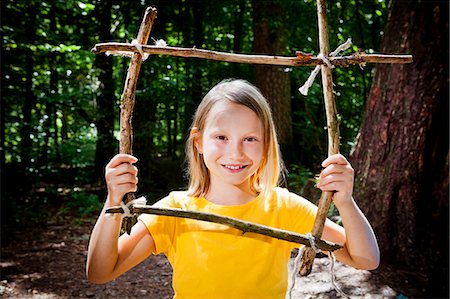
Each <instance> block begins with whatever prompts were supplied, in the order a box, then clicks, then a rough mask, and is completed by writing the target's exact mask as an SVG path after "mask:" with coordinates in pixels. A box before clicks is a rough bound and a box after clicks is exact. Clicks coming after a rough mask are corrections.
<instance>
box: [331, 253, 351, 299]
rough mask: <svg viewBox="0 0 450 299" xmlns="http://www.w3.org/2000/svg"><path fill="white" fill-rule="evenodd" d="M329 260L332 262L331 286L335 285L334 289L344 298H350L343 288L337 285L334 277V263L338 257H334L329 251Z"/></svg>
mask: <svg viewBox="0 0 450 299" xmlns="http://www.w3.org/2000/svg"><path fill="white" fill-rule="evenodd" d="M328 258H329V260H330V276H331V284H332V285H333V288H334V289H335V290H336V292H337V293H338V294H339V295H341V296H342V297H344V298H350V296H349V295H347V294H346V293H344V292H343V291H342V290H341V288H340V287H339V286H338V285H337V284H336V281H335V277H334V262H335V261H336V257H335V256H334V254H333V252H331V251H328Z"/></svg>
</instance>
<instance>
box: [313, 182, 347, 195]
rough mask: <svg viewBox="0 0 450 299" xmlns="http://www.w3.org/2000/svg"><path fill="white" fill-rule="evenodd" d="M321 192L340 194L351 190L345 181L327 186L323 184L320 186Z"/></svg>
mask: <svg viewBox="0 0 450 299" xmlns="http://www.w3.org/2000/svg"><path fill="white" fill-rule="evenodd" d="M318 187H319V189H320V190H322V191H330V192H334V191H336V192H339V191H345V190H347V189H350V187H349V186H348V184H347V183H346V182H344V181H333V182H330V183H327V184H323V185H320V186H318Z"/></svg>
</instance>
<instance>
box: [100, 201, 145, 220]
mask: <svg viewBox="0 0 450 299" xmlns="http://www.w3.org/2000/svg"><path fill="white" fill-rule="evenodd" d="M146 203H147V200H146V199H145V197H144V196H141V197H139V198H136V199H133V200H130V201H129V202H128V203H126V204H125V203H124V202H123V201H122V202H120V208H122V210H123V213H122V218H130V217H133V216H134V215H135V213H131V210H130V208H131V207H132V206H133V205H145V204H146ZM114 208H117V207H114ZM106 215H107V216H108V215H113V214H106Z"/></svg>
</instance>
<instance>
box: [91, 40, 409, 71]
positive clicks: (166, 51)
mask: <svg viewBox="0 0 450 299" xmlns="http://www.w3.org/2000/svg"><path fill="white" fill-rule="evenodd" d="M142 51H143V52H144V53H146V54H153V55H170V56H178V57H193V58H202V59H210V60H217V61H226V62H235V63H248V64H270V65H282V66H315V65H321V64H324V62H323V61H322V60H321V59H320V58H317V57H313V56H302V57H287V56H274V55H248V54H234V53H227V52H218V51H211V50H204V49H196V48H180V47H170V46H166V47H158V46H150V45H142ZM91 52H92V53H94V54H99V53H104V52H110V54H113V55H126V54H128V55H130V54H132V53H136V52H138V50H137V49H136V47H135V46H134V45H132V44H128V43H100V44H96V45H95V47H94V48H93V49H92V50H91ZM328 59H329V60H330V62H331V64H333V65H335V66H349V65H354V64H361V63H410V62H412V55H385V54H364V53H356V54H354V55H350V56H341V57H328Z"/></svg>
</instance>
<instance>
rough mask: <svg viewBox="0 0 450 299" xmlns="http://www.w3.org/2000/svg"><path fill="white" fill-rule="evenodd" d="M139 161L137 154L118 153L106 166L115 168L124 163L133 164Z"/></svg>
mask: <svg viewBox="0 0 450 299" xmlns="http://www.w3.org/2000/svg"><path fill="white" fill-rule="evenodd" d="M137 161H138V159H137V158H136V157H135V156H132V155H128V154H117V155H115V156H114V157H113V158H112V159H111V161H109V163H108V165H106V168H115V167H117V166H118V165H120V164H122V163H130V164H133V163H136V162H137Z"/></svg>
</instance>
